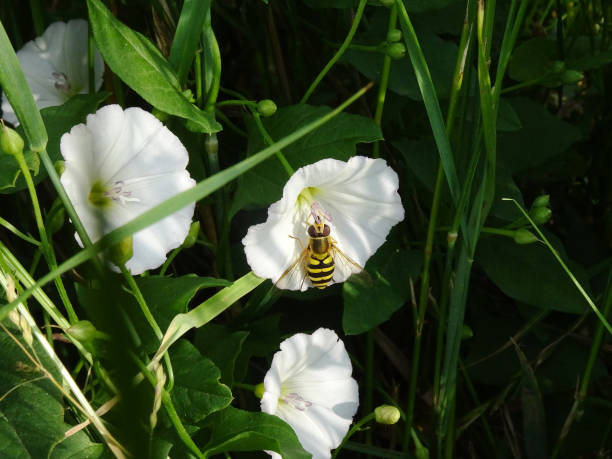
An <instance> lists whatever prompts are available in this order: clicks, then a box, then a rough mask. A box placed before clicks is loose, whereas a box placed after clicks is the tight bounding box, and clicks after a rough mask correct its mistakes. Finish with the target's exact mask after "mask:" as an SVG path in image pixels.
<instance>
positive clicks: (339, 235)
mask: <svg viewBox="0 0 612 459" xmlns="http://www.w3.org/2000/svg"><path fill="white" fill-rule="evenodd" d="M398 185H399V181H398V177H397V174H396V173H395V172H394V171H393V169H391V168H390V167H389V166H387V163H386V162H385V161H384V160H383V159H372V158H366V157H364V156H354V157H352V158H351V159H349V161H348V162H344V161H339V160H336V159H323V160H321V161H318V162H316V163H314V164H310V165H308V166H305V167H302V168H301V169H298V170H297V171H296V172H295V173H294V174H293V175H292V176H291V178H290V179H289V181H288V182H287V183H286V185H285V187H284V189H283V197H282V199H281V200H280V201H277V202H275V203H274V204H272V205H271V206H270V207H269V208H268V219H267V220H266V222H265V223H261V224H259V225H254V226H251V227H250V228H249V230H248V232H247V235H246V236H245V237H244V238H243V240H242V243H243V244H244V251H245V253H246V257H247V262H248V263H249V265H250V266H251V269H252V270H253V273H255V274H256V275H257V276H259V277H263V278H265V279H272V282H274V283H277V282H278V281H279V279H280V278H281V277H282V282H279V283H278V284H277V287H279V288H283V289H288V290H302V291H303V290H306V289H307V288H308V287H311V286H312V282H311V280H310V279H309V277H308V276H307V275H306V266H305V263H298V264H297V265H296V272H297V274H298V275H291V276H288V275H285V276H283V274H284V273H286V271H287V269H288V268H289V267H290V266H291V265H292V263H294V262H295V260H297V259H298V258H299V257H300V254H302V253H303V252H304V248H306V247H308V242H309V234H308V231H309V226H311V225H313V224H314V223H317V224H320V225H321V227H322V226H323V225H325V226H328V227H329V235H330V237H331V239H332V241H333V242H334V243H333V246H334V247H335V248H336V249H338V250H340V251H341V252H342V253H343V254H345V255H346V256H347V257H348V258H350V259H351V260H352V261H353V262H354V263H350V262H346V263H339V262H338V260H336V263H335V270H334V272H333V278H332V281H331V282H332V283H338V282H344V281H345V280H346V279H348V277H349V276H350V275H351V274H352V273H354V272H358V271H359V270H360V267H363V266H365V263H366V261H367V260H368V258H370V257H371V256H372V255H373V254H374V252H376V250H377V249H378V248H379V247H380V246H381V245H382V244H383V242H385V240H386V237H387V234H388V233H389V231H390V230H391V227H392V226H393V225H395V224H396V223H398V222H399V221H401V220H402V219H403V218H404V208H403V207H402V202H401V200H400V196H399V194H398V192H397V188H398ZM332 252H333V251H332ZM342 258H344V257H342Z"/></svg>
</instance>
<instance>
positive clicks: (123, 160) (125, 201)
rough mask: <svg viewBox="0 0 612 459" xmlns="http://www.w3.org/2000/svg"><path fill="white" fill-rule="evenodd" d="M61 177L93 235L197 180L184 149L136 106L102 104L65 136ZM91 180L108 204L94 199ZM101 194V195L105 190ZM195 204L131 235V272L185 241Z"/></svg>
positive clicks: (163, 256) (153, 265)
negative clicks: (187, 169)
mask: <svg viewBox="0 0 612 459" xmlns="http://www.w3.org/2000/svg"><path fill="white" fill-rule="evenodd" d="M60 147H61V151H62V155H63V156H64V159H65V160H66V170H65V172H64V174H63V175H62V183H63V184H64V186H65V188H66V192H67V193H68V196H69V197H70V199H71V201H72V202H73V204H74V205H75V210H76V211H77V213H78V214H79V216H80V217H81V218H82V219H83V220H84V222H83V223H84V225H85V229H86V230H87V232H88V233H89V235H90V237H91V238H92V240H93V241H96V240H97V239H98V238H100V237H101V236H102V235H103V234H106V233H108V232H109V231H112V230H113V229H115V228H117V227H119V226H122V225H124V224H126V223H127V222H129V221H131V220H132V219H134V218H136V217H138V216H139V215H141V214H143V213H144V212H146V211H148V210H149V209H151V208H152V207H154V206H156V205H157V204H159V203H161V202H163V201H165V200H167V199H168V198H170V197H172V196H174V195H176V194H178V193H180V192H182V191H185V190H187V189H189V188H191V187H193V186H194V185H195V181H194V180H193V179H192V178H191V177H190V176H189V173H188V172H187V171H186V170H185V166H186V165H187V161H188V159H189V155H188V153H187V150H186V149H185V147H184V146H183V145H182V144H181V142H180V140H179V139H178V138H177V137H176V136H175V135H174V134H172V133H171V132H170V131H169V130H168V128H166V127H165V126H164V125H163V124H162V123H161V122H160V121H159V120H158V119H157V118H155V117H154V116H153V115H151V114H150V113H147V112H145V111H144V110H142V109H140V108H130V109H127V110H125V111H124V110H122V109H121V107H119V106H118V105H109V106H106V107H102V108H101V109H99V110H98V111H97V112H96V113H95V114H93V115H89V116H88V117H87V124H86V125H82V124H81V125H78V126H75V127H73V128H72V129H71V131H70V133H69V134H65V135H64V136H62V139H61V142H60ZM94 185H96V186H97V187H98V188H99V190H98V191H97V193H98V194H100V195H101V197H102V198H104V199H106V200H107V202H105V203H104V204H95V203H94V202H91V200H90V199H91V198H90V193H91V192H92V190H93V188H94ZM102 193H103V194H102ZM194 207H195V204H193V203H192V204H190V205H188V206H186V207H184V208H183V209H181V210H179V211H177V212H175V213H174V214H172V215H169V216H167V217H165V218H164V219H162V220H160V221H158V222H156V223H154V224H153V225H151V226H149V227H148V228H145V229H144V230H141V231H139V232H137V233H135V234H134V235H133V236H132V242H133V252H134V255H133V256H132V258H131V259H130V260H129V261H128V262H127V263H126V267H127V268H128V269H129V270H130V271H131V272H132V274H140V273H142V272H143V271H145V270H147V269H153V268H157V267H158V266H160V265H161V264H162V263H163V262H164V260H165V259H166V253H167V252H168V251H169V250H171V249H174V248H176V247H178V246H180V245H181V244H182V242H183V241H184V239H185V237H186V236H187V234H188V232H189V227H190V225H191V220H192V216H193V211H194Z"/></svg>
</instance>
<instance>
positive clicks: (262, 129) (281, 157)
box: [253, 111, 295, 177]
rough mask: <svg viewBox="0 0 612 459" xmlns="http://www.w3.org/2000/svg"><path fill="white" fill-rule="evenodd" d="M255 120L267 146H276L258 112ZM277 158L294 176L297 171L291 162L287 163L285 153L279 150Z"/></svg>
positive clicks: (254, 114)
mask: <svg viewBox="0 0 612 459" xmlns="http://www.w3.org/2000/svg"><path fill="white" fill-rule="evenodd" d="M253 119H254V120H255V125H256V126H257V129H258V130H259V132H260V133H261V136H262V137H263V138H264V140H265V141H266V144H267V145H273V144H274V139H272V137H270V134H269V133H268V131H267V130H266V128H265V126H264V125H263V123H262V122H261V116H260V115H259V113H257V112H256V111H253ZM276 157H277V158H278V160H279V161H280V162H281V164H282V165H283V168H284V169H285V171H286V172H287V174H288V175H289V177H291V176H292V175H293V174H294V172H295V171H294V170H293V168H292V167H291V164H289V161H287V158H286V157H285V155H284V154H283V152H282V151H281V150H278V151H277V152H276Z"/></svg>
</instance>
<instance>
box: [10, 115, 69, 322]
mask: <svg viewBox="0 0 612 459" xmlns="http://www.w3.org/2000/svg"><path fill="white" fill-rule="evenodd" d="M2 129H4V124H2ZM14 157H15V159H16V160H17V163H18V164H19V168H20V169H21V173H22V174H23V178H24V180H25V182H26V185H27V188H28V192H29V194H30V199H31V200H32V208H33V210H34V218H35V220H36V226H37V227H38V233H39V234H40V242H41V249H42V252H43V255H44V257H45V260H47V264H48V265H49V268H50V269H51V270H54V269H56V268H57V261H56V259H55V253H54V252H53V247H51V244H49V238H48V237H47V230H46V228H45V224H44V221H43V217H42V212H41V210H40V203H39V201H38V195H37V194H36V187H35V186H34V180H32V174H30V169H29V168H28V165H27V164H26V160H25V157H24V155H23V151H21V152H19V153H18V154H15V156H14ZM54 282H55V286H56V287H57V290H58V292H59V295H60V298H61V299H62V302H63V303H64V307H65V308H66V312H67V313H68V320H69V321H70V323H71V324H74V323H76V322H77V321H78V320H79V318H78V317H77V315H76V313H75V312H74V307H73V306H72V303H71V302H70V298H68V293H67V292H66V288H65V287H64V282H63V281H62V278H61V277H59V276H58V277H56V278H55V279H54Z"/></svg>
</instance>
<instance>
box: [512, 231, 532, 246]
mask: <svg viewBox="0 0 612 459" xmlns="http://www.w3.org/2000/svg"><path fill="white" fill-rule="evenodd" d="M537 240H538V238H537V236H536V235H535V234H533V233H532V232H531V231H529V230H528V229H525V228H519V229H517V230H516V231H515V232H514V242H516V243H517V244H531V243H532V242H536V241H537Z"/></svg>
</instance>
